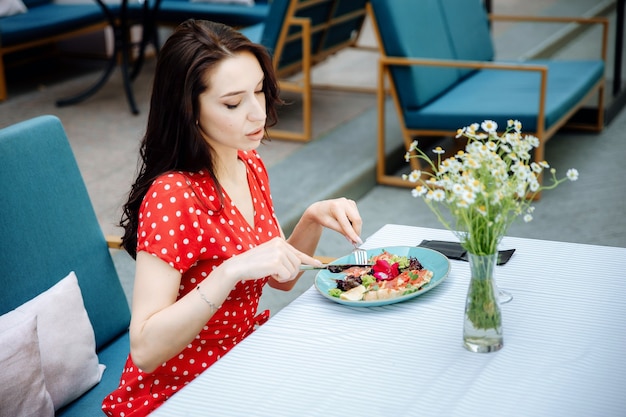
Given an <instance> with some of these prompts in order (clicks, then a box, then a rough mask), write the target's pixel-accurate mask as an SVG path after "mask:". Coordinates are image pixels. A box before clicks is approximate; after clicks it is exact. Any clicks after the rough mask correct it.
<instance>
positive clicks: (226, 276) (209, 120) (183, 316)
mask: <svg viewBox="0 0 626 417" xmlns="http://www.w3.org/2000/svg"><path fill="white" fill-rule="evenodd" d="M279 103H280V99H279V96H278V85H277V80H276V77H275V75H274V73H273V69H272V65H271V61H270V58H269V56H268V54H267V52H266V51H265V50H264V49H263V48H262V47H261V46H259V45H256V44H253V43H251V42H250V41H249V40H248V39H247V38H245V37H244V36H243V35H241V34H240V33H239V32H237V31H235V30H233V29H231V28H229V27H227V26H224V25H221V24H217V23H211V22H206V21H193V20H189V21H187V22H185V23H183V24H182V25H180V26H179V27H178V28H177V30H176V31H175V32H174V33H173V34H172V35H171V37H170V38H169V39H168V40H167V42H166V43H165V44H164V45H163V48H162V49H161V52H160V54H159V57H158V62H157V68H156V73H155V78H154V86H153V92H152V99H151V105H150V114H149V117H148V124H147V129H146V134H145V136H144V138H143V141H142V144H141V149H140V155H141V168H140V171H139V174H138V177H137V179H136V181H135V183H134V185H133V187H132V190H131V192H130V195H129V199H128V202H127V203H126V204H125V206H124V216H123V217H122V222H121V225H122V226H123V227H124V230H125V233H124V237H123V243H124V247H125V249H126V250H127V251H128V252H129V253H130V254H131V255H132V256H133V257H135V258H136V273H135V284H134V293H133V302H132V319H131V324H130V355H129V357H128V360H127V362H126V366H125V368H124V370H123V374H122V377H121V381H120V385H119V387H118V389H116V390H115V391H114V392H112V393H111V394H110V395H109V396H107V397H106V398H105V399H104V401H103V405H102V408H103V410H104V412H105V413H106V414H107V415H109V416H125V417H130V416H133V417H136V416H144V415H147V414H148V413H149V412H151V411H152V410H154V409H155V408H157V407H158V406H159V405H161V404H162V403H163V402H164V401H166V400H167V399H168V398H169V397H170V396H171V395H172V394H174V393H175V392H176V391H177V390H179V389H181V388H182V387H183V386H185V385H186V384H187V383H189V382H190V381H191V380H193V379H194V378H195V377H196V376H198V375H199V374H200V373H201V372H202V371H204V370H205V369H206V368H208V367H209V366H211V365H212V364H213V363H214V362H215V361H217V360H218V359H219V358H220V357H222V356H223V355H225V354H226V353H227V352H228V351H229V350H230V349H231V348H232V347H233V346H235V345H236V344H237V343H239V342H240V341H241V340H242V339H244V338H245V337H246V336H248V335H249V334H250V333H251V332H252V331H253V330H254V328H255V326H256V325H260V324H262V323H263V322H264V321H265V320H267V318H268V316H269V312H267V311H265V312H262V313H261V314H257V305H258V302H259V298H260V297H261V293H262V289H263V287H264V286H265V284H269V285H270V286H272V287H274V288H278V289H282V290H290V289H291V288H292V287H293V286H294V284H295V282H296V281H297V279H298V277H299V275H300V272H299V266H300V265H301V264H303V263H304V264H310V265H315V264H319V261H317V260H316V259H314V258H313V257H311V255H312V254H313V252H314V251H315V248H316V246H317V244H318V241H319V238H320V235H321V233H322V229H323V228H329V229H332V230H335V231H337V232H339V233H341V234H343V235H344V236H345V237H346V238H347V239H348V240H349V241H351V242H353V243H355V244H356V243H359V242H360V238H359V234H360V232H361V217H360V215H359V212H358V209H357V207H356V204H355V203H354V202H353V201H351V200H347V199H334V200H326V201H320V202H316V203H314V204H312V205H311V206H310V207H308V208H307V209H306V210H305V212H304V213H303V215H302V218H301V219H300V221H299V222H298V224H297V225H296V227H295V228H294V230H293V233H292V235H291V236H290V237H289V238H288V239H286V238H285V236H284V235H283V232H282V230H281V228H280V225H279V223H278V221H277V219H276V216H275V213H274V209H273V205H272V199H271V196H270V187H269V181H268V175H267V171H266V169H265V166H264V165H263V162H262V161H261V159H260V157H259V155H258V154H257V152H256V148H257V147H258V146H259V145H260V144H261V142H262V141H263V139H264V138H265V135H266V128H267V127H271V126H272V125H274V124H275V123H276V110H275V106H276V105H277V104H279ZM259 359H260V360H262V358H259ZM207 401H210V399H207Z"/></svg>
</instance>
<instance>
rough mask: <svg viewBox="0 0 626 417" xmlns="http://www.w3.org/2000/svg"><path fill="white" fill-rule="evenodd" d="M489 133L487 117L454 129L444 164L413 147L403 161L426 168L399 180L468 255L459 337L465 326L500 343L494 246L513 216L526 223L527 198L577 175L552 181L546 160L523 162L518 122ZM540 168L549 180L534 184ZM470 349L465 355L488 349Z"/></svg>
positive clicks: (528, 149)
mask: <svg viewBox="0 0 626 417" xmlns="http://www.w3.org/2000/svg"><path fill="white" fill-rule="evenodd" d="M497 129H498V125H497V124H496V123H495V122H494V121H491V120H485V121H483V122H482V123H481V124H480V125H479V124H478V123H474V124H471V125H470V126H467V127H464V128H462V129H459V130H458V132H457V138H465V139H467V144H466V146H465V150H460V151H459V152H457V153H456V155H454V156H450V157H447V158H445V159H444V157H443V155H444V153H445V151H444V150H443V149H442V148H441V147H437V148H435V149H434V150H433V152H434V153H435V154H436V155H437V157H436V161H433V160H432V159H431V158H430V157H429V156H428V155H427V154H426V153H425V152H423V151H422V150H421V149H419V148H418V144H417V141H415V142H413V143H412V144H411V147H410V149H409V151H408V152H407V153H406V155H405V159H406V160H407V161H408V160H409V159H411V158H419V159H420V160H422V161H424V162H425V163H426V165H427V166H428V167H429V168H430V169H429V170H425V171H420V170H414V171H412V172H411V173H410V174H409V175H404V179H406V180H408V181H410V182H414V183H416V186H415V188H413V190H412V194H413V196H414V197H422V198H423V199H424V201H425V202H426V204H427V205H428V207H429V208H430V209H431V210H432V211H433V213H434V214H435V215H436V216H437V218H438V220H439V221H440V222H441V223H442V224H443V226H444V227H446V228H447V229H448V230H451V231H452V232H453V233H454V234H455V235H456V236H457V237H458V239H459V241H460V243H461V245H462V246H463V247H464V248H465V249H466V250H467V251H468V253H469V254H470V269H471V271H472V281H471V282H470V288H469V290H468V299H467V305H466V333H467V326H468V324H469V325H470V326H471V327H472V329H470V330H472V331H471V332H470V333H473V334H474V335H476V334H479V333H480V332H481V331H484V332H487V333H495V334H499V339H500V346H501V345H502V339H501V316H500V310H499V306H498V302H497V299H495V294H494V292H495V291H497V290H496V286H495V283H494V282H493V269H494V266H495V264H496V262H497V253H498V251H497V249H498V243H499V242H500V240H501V239H502V237H503V236H504V235H505V234H506V232H507V230H508V228H509V226H510V225H511V224H512V223H513V221H514V220H515V219H516V218H518V217H519V216H522V217H523V219H524V221H525V222H529V221H531V220H532V214H533V211H534V207H533V206H532V202H533V198H534V197H536V196H537V195H538V194H539V193H540V192H541V191H543V190H549V189H553V188H555V187H557V186H558V185H559V184H560V183H562V182H564V181H566V180H568V179H569V180H571V181H575V180H576V179H577V178H578V171H577V170H576V169H569V170H568V171H567V174H566V177H565V178H561V179H559V178H557V176H556V170H555V169H554V168H550V166H549V165H548V163H547V162H545V161H542V162H530V161H531V158H532V152H533V149H534V148H536V147H537V146H538V145H539V139H537V138H536V137H534V136H531V135H522V131H521V129H522V126H521V123H520V122H519V121H516V120H509V121H508V122H507V127H506V130H505V131H504V133H502V134H501V135H499V134H498V132H497ZM547 169H549V172H550V176H551V182H550V183H549V184H547V185H546V184H545V183H544V184H543V185H542V183H541V177H542V176H543V174H544V171H545V170H547ZM479 275H480V277H478V276H479ZM494 299H495V301H494ZM494 329H495V330H494ZM483 339H484V338H483ZM466 347H467V340H466ZM470 349H471V348H470ZM477 349H478V350H475V349H471V350H475V351H489V350H481V348H477ZM492 350H493V349H492Z"/></svg>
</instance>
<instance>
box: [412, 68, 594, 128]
mask: <svg viewBox="0 0 626 417" xmlns="http://www.w3.org/2000/svg"><path fill="white" fill-rule="evenodd" d="M524 63H525V64H533V65H544V66H546V67H547V68H548V85H547V98H546V112H545V115H546V116H545V129H549V128H550V127H551V126H552V125H553V124H554V123H555V122H556V121H557V120H558V119H559V118H560V117H562V116H563V115H564V114H565V113H567V111H569V110H570V109H571V108H572V106H573V105H574V104H575V103H576V102H577V101H579V100H581V99H582V98H583V97H584V96H585V94H586V93H587V92H588V91H589V88H590V87H591V86H593V85H594V84H595V83H597V82H598V81H599V80H600V79H601V78H602V76H603V74H604V63H603V61H601V60H591V61H544V60H537V61H525V62H524ZM539 83H540V74H539V73H538V72H531V71H509V70H481V71H477V72H475V73H474V74H472V75H471V76H469V77H468V78H466V79H464V80H463V81H462V82H460V83H459V84H457V85H456V86H455V87H454V88H452V89H451V90H449V91H448V92H447V93H446V94H445V95H444V96H442V97H440V98H438V99H436V100H434V101H433V102H432V103H430V104H428V105H426V106H424V107H423V108H421V109H405V110H404V112H403V113H404V117H405V123H406V125H407V127H408V128H410V129H433V130H448V131H455V130H456V129H458V128H460V127H463V126H468V125H469V124H471V123H474V122H480V121H482V120H484V119H485V118H486V116H487V115H488V118H490V119H492V120H494V121H496V122H497V123H498V125H500V126H506V121H507V120H508V119H517V120H519V121H520V122H522V126H523V129H524V131H527V132H529V133H530V132H536V131H537V113H538V109H539V88H540V84H539Z"/></svg>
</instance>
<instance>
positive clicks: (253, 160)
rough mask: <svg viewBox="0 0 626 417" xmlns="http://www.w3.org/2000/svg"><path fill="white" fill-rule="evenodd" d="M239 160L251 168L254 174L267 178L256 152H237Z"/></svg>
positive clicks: (261, 161)
mask: <svg viewBox="0 0 626 417" xmlns="http://www.w3.org/2000/svg"><path fill="white" fill-rule="evenodd" d="M239 158H240V159H241V160H242V161H244V162H245V163H246V164H248V165H249V166H250V167H252V169H253V171H254V172H257V173H262V174H263V175H264V176H267V168H265V164H264V163H263V159H262V158H261V155H259V153H258V152H257V151H256V150H250V151H239Z"/></svg>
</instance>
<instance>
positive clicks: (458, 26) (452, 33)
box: [440, 0, 495, 77]
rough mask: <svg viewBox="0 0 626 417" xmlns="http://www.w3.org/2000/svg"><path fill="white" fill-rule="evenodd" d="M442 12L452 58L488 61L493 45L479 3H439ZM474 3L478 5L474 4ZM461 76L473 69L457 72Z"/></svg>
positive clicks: (475, 0) (464, 0)
mask: <svg viewBox="0 0 626 417" xmlns="http://www.w3.org/2000/svg"><path fill="white" fill-rule="evenodd" d="M443 1H445V7H443V3H440V5H441V6H442V13H443V16H444V18H445V21H446V28H447V31H448V33H449V35H448V36H449V37H450V40H451V42H452V50H453V51H454V57H455V58H456V59H460V60H464V61H491V60H493V58H494V53H495V52H494V46H493V41H492V39H491V33H490V32H489V19H488V17H487V12H486V10H485V8H484V6H483V4H482V3H483V2H482V0H443ZM477 4H478V5H477ZM460 71H461V75H462V76H463V77H465V76H467V75H469V74H471V73H472V72H474V71H475V70H474V69H461V70H460Z"/></svg>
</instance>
